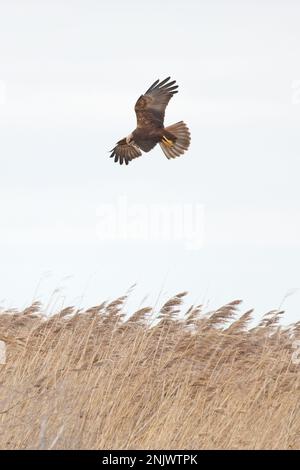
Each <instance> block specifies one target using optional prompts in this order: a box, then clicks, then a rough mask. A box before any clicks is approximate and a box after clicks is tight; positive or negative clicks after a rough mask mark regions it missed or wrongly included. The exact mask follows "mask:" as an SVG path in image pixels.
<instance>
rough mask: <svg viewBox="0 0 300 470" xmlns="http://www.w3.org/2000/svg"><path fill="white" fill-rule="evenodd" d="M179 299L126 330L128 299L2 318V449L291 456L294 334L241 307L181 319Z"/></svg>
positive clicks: (295, 398)
mask: <svg viewBox="0 0 300 470" xmlns="http://www.w3.org/2000/svg"><path fill="white" fill-rule="evenodd" d="M184 295H185V293H180V294H178V295H176V296H174V297H173V298H172V299H170V300H169V301H168V302H166V303H165V305H164V306H163V307H162V308H161V310H160V312H153V310H152V309H151V308H142V309H140V310H139V311H137V312H135V313H134V314H133V315H132V316H130V317H129V318H128V319H127V320H126V321H125V320H124V314H123V312H124V302H125V301H126V296H124V297H121V298H119V299H117V300H115V301H114V302H111V303H110V304H106V303H104V304H102V305H99V306H96V307H93V308H90V309H89V310H86V311H78V310H77V309H76V308H73V307H69V308H65V309H64V310H62V311H60V312H58V313H57V314H55V315H53V316H51V317H50V318H46V317H45V316H44V315H43V314H42V306H41V305H40V304H39V303H38V302H36V303H34V304H33V305H32V306H31V307H29V308H27V309H26V310H24V311H21V312H18V311H16V310H11V311H2V312H1V313H0V340H2V341H5V342H6V347H7V361H6V364H4V365H0V431H1V432H0V447H1V448H2V449H279V448H281V449H299V447H300V412H299V398H300V381H299V372H300V365H297V364H295V363H293V360H292V357H293V356H292V355H293V352H294V349H293V340H294V339H297V334H299V325H298V324H295V325H291V326H289V327H286V328H283V327H282V326H280V323H279V319H280V316H281V315H282V312H279V311H273V312H270V313H268V314H266V315H265V316H264V318H263V319H262V321H261V322H260V323H258V324H257V326H254V327H250V324H251V319H252V312H251V311H248V312H246V313H244V314H242V315H240V314H239V312H238V309H239V306H240V301H234V302H231V303H230V304H228V305H225V306H224V307H222V308H220V309H218V310H216V311H214V312H210V313H203V312H202V308H201V306H196V307H193V306H192V307H191V308H189V309H188V311H187V312H186V313H185V314H183V313H181V312H180V310H181V309H182V300H183V298H184ZM158 320H159V321H158ZM294 362H295V361H294Z"/></svg>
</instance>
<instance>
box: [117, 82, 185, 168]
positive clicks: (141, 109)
mask: <svg viewBox="0 0 300 470" xmlns="http://www.w3.org/2000/svg"><path fill="white" fill-rule="evenodd" d="M169 80H170V77H168V78H166V79H165V80H162V81H159V80H156V82H154V83H153V84H152V85H151V87H150V88H149V89H148V90H147V91H146V93H145V94H144V95H141V96H140V97H139V99H138V100H137V102H136V104H135V108H134V110H135V113H136V117H137V127H136V129H135V130H134V131H133V132H132V133H131V134H129V135H128V136H127V137H125V138H124V139H121V140H119V142H117V144H116V146H115V147H114V148H113V149H112V150H111V155H110V156H111V158H114V160H115V162H119V163H120V165H122V164H123V162H124V163H125V164H126V165H128V163H129V162H130V161H131V160H133V159H134V158H137V157H140V156H141V155H142V152H141V151H142V150H143V151H144V152H149V151H150V150H151V149H153V147H155V145H156V144H159V145H160V147H161V149H162V151H163V152H164V154H165V156H166V157H167V158H176V157H179V156H180V155H182V154H183V153H184V152H185V151H186V150H187V149H188V147H189V145H190V140H191V139H190V132H189V129H188V127H187V126H186V124H185V123H184V122H183V121H180V122H177V123H176V124H173V125H172V126H168V127H164V118H165V109H166V107H167V104H168V103H169V101H170V99H171V98H172V96H173V95H174V94H175V93H177V92H178V90H177V88H178V85H176V81H175V80H173V81H171V82H170V81H169Z"/></svg>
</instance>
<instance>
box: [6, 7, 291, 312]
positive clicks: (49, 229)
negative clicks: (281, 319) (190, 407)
mask: <svg viewBox="0 0 300 470" xmlns="http://www.w3.org/2000/svg"><path fill="white" fill-rule="evenodd" d="M299 21H300V3H299V2H297V1H296V0H295V1H291V0H290V1H283V0H282V1H266V0H265V1H250V0H249V1H208V0H207V1H204V0H202V1H201V0H200V1H199V0H197V1H196V0H186V1H184V2H182V1H174V0H173V1H163V2H161V1H156V0H155V1H151V2H144V1H133V0H131V1H117V0H110V1H106V0H105V1H103V0H99V1H93V0H78V1H76V0H75V1H74V0H73V1H71V0H70V1H53V0H51V1H47V0H44V1H14V0H9V1H4V0H0V48H1V49H0V51H1V53H0V145H1V154H0V155H1V157H0V158H1V160H0V161H1V166H0V169H1V172H0V175H1V186H0V306H2V307H24V306H26V305H28V303H30V302H31V301H32V300H37V299H38V300H42V301H43V302H44V303H45V304H46V305H47V306H48V310H49V311H51V309H55V308H56V306H58V305H59V306H61V305H64V306H66V305H69V304H73V305H77V306H82V307H85V306H91V305H95V304H97V303H100V302H102V301H103V300H105V299H113V298H115V297H116V296H119V295H122V294H124V293H125V292H126V290H127V289H128V288H129V287H130V286H131V285H132V284H134V283H137V287H136V288H135V291H134V293H133V294H132V295H131V300H130V302H129V304H128V309H129V311H130V310H131V309H133V308H135V307H136V306H139V304H140V302H142V301H143V299H144V297H145V296H148V298H147V300H146V303H150V304H151V303H154V302H156V301H157V298H158V297H159V301H158V304H160V303H161V302H162V301H163V300H165V299H167V298H168V297H170V296H171V295H172V294H175V293H177V292H179V291H183V290H188V291H189V293H190V294H189V297H188V302H191V303H194V302H196V303H205V304H206V305H207V306H208V308H214V307H217V306H220V305H222V304H224V303H226V302H229V301H231V300H234V299H236V298H240V299H243V300H244V305H243V308H244V309H248V308H251V307H254V308H255V311H256V312H257V314H261V313H265V312H267V311H268V310H270V309H273V308H278V307H279V306H280V304H281V303H282V300H283V299H284V297H285V296H286V294H293V295H289V296H288V297H287V298H286V299H285V300H284V302H283V307H284V308H285V309H286V312H287V314H286V319H287V321H294V320H299V318H300V290H299V291H298V290H297V289H298V288H300V188H299V174H300V132H299V131H300V60H299V57H300V29H299ZM167 76H171V77H172V79H176V80H177V83H178V85H179V93H178V94H177V95H175V97H174V98H173V99H172V100H171V102H170V104H169V106H168V108H167V111H166V120H165V123H166V125H169V124H173V123H175V122H177V121H180V120H184V121H185V122H186V123H187V124H188V126H189V128H190V130H191V135H192V143H191V147H190V150H189V151H188V152H187V153H186V154H185V155H184V156H182V157H181V158H179V159H176V160H174V161H168V160H167V159H166V158H165V156H164V155H163V153H162V151H161V149H160V148H159V146H157V147H156V148H155V149H154V150H153V151H152V152H151V153H148V154H144V155H143V157H141V158H139V159H137V160H135V161H133V162H131V164H130V165H129V166H128V167H124V166H119V165H117V164H115V163H114V162H113V161H112V160H111V159H110V158H109V153H108V151H109V150H110V149H111V148H112V147H113V146H114V144H115V142H116V141H117V140H119V139H120V138H122V137H124V136H126V135H128V134H129V133H130V132H131V131H132V130H133V129H134V127H135V114H134V111H133V107H134V104H135V101H136V100H137V98H138V97H139V96H140V95H141V94H142V93H143V92H144V91H145V90H146V89H147V88H149V86H150V85H151V83H152V82H154V81H155V80H156V79H157V78H160V79H164V78H165V77H167ZM121 201H123V202H124V201H125V203H126V204H127V208H128V210H129V212H130V211H131V212H130V214H129V218H130V220H131V222H130V223H131V224H132V223H133V225H134V227H135V228H136V227H138V226H139V225H140V226H141V225H143V224H144V225H145V223H147V224H148V225H147V227H148V229H147V230H148V231H147V230H146V236H145V232H143V233H142V231H139V230H137V232H138V233H137V235H136V237H133V236H131V235H130V233H129V235H128V234H127V235H128V236H127V238H125V239H122V238H121V237H120V236H118V234H119V228H120V223H121V225H122V224H123V225H124V220H123V219H122V220H123V221H121V222H120V219H121V215H120V210H121V209H120V204H121ZM137 204H139V206H138V209H137V207H136V205H137ZM152 206H155V207H156V208H160V209H161V208H163V210H167V211H168V209H169V210H170V211H171V210H172V208H173V207H174V206H176V207H177V209H178V210H179V211H180V210H181V209H182V210H185V209H184V208H186V207H188V208H190V209H191V210H192V211H193V210H194V209H195V208H197V207H202V209H203V212H201V214H202V215H201V221H200V222H201V224H200V225H202V229H203V230H204V235H203V233H202V232H201V245H199V246H197V248H196V249H195V248H194V249H191V247H190V246H189V243H188V242H187V241H186V240H184V239H180V237H179V239H177V240H174V239H173V238H176V237H175V236H174V237H172V236H171V235H172V233H173V232H172V230H173V229H174V230H175V228H174V227H173V229H172V230H171V233H169V236H167V239H163V236H162V235H163V234H162V233H161V236H160V234H158V238H156V239H155V240H153V237H152V232H151V230H150V228H149V226H150V225H151V223H152V219H151V220H150V219H149V217H150V216H149V214H150V212H151V208H152ZM104 207H105V208H106V210H107V208H108V211H110V216H111V217H110V216H107V215H106V216H105V217H104V218H103V208H104ZM101 214H102V216H101ZM145 214H146V215H145ZM116 220H117V225H115V232H113V231H112V232H113V233H108V234H106V235H105V234H103V230H104V229H105V227H106V229H107V228H111V224H112V223H113V221H115V222H116ZM149 220H150V222H149ZM192 221H193V222H195V223H194V228H195V226H196V225H197V222H198V221H199V220H196V215H195V213H194V218H193V219H192ZM127 222H128V221H127ZM149 224H150V225H149ZM125 225H126V223H125ZM116 227H117V228H116ZM160 227H161V226H159V228H160ZM123 228H124V227H123ZM127 228H128V227H127ZM169 228H170V227H169ZM200 228H201V227H200ZM184 229H185V231H186V230H187V229H186V226H185V227H184ZM202 229H201V230H202ZM201 230H200V231H201ZM176 233H177V232H176ZM199 233H200V232H199ZM177 235H178V233H177ZM55 289H57V291H56V292H55V293H54V294H53V291H54V290H55Z"/></svg>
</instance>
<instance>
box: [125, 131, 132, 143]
mask: <svg viewBox="0 0 300 470" xmlns="http://www.w3.org/2000/svg"><path fill="white" fill-rule="evenodd" d="M132 142H133V135H132V133H131V134H129V135H128V136H127V137H126V144H132Z"/></svg>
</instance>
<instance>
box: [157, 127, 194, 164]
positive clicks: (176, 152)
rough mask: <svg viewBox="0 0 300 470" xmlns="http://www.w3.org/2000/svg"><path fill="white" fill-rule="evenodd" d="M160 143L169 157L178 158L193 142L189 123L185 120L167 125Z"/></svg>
mask: <svg viewBox="0 0 300 470" xmlns="http://www.w3.org/2000/svg"><path fill="white" fill-rule="evenodd" d="M165 131H166V132H165V134H164V135H163V137H162V139H161V141H160V142H159V145H160V147H161V149H162V151H163V152H164V154H165V156H166V157H167V158H176V157H179V156H180V155H182V154H183V153H184V152H185V151H186V150H187V149H188V148H189V145H190V142H191V135H190V131H189V129H188V127H187V125H186V124H185V123H184V122H183V121H180V122H176V124H172V126H168V127H165Z"/></svg>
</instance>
